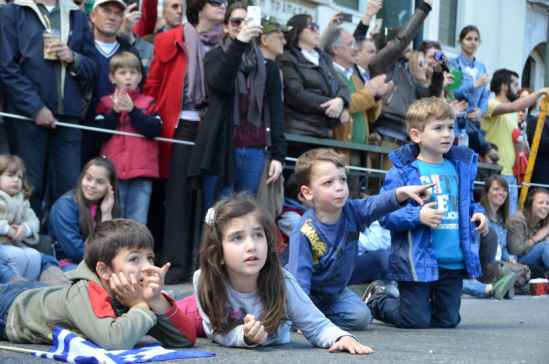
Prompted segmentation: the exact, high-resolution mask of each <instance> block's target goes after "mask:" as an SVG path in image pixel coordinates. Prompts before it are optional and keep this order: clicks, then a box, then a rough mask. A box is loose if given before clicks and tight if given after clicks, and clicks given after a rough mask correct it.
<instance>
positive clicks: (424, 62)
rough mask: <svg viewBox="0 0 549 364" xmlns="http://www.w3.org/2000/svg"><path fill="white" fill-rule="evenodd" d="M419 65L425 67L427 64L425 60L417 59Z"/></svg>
mask: <svg viewBox="0 0 549 364" xmlns="http://www.w3.org/2000/svg"><path fill="white" fill-rule="evenodd" d="M419 65H420V66H422V67H425V66H427V62H426V61H419Z"/></svg>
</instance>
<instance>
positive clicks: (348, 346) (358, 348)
mask: <svg viewBox="0 0 549 364" xmlns="http://www.w3.org/2000/svg"><path fill="white" fill-rule="evenodd" d="M328 351H329V352H330V353H334V352H336V351H348V352H349V353H351V354H353V355H354V354H359V355H362V354H373V353H374V351H373V350H372V349H370V348H369V347H367V346H366V345H362V344H361V343H359V342H358V341H356V339H355V338H354V337H352V336H343V337H341V338H340V339H339V340H338V341H336V342H335V344H334V345H332V347H331V348H330V349H328Z"/></svg>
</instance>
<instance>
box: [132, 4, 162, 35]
mask: <svg viewBox="0 0 549 364" xmlns="http://www.w3.org/2000/svg"><path fill="white" fill-rule="evenodd" d="M157 5H158V0H143V3H142V4H141V12H142V13H143V15H142V17H141V19H140V20H139V21H138V22H137V24H135V26H134V27H133V32H134V33H135V34H137V35H138V36H139V37H140V38H143V37H144V36H146V35H148V34H152V33H154V27H155V26H156V19H157Z"/></svg>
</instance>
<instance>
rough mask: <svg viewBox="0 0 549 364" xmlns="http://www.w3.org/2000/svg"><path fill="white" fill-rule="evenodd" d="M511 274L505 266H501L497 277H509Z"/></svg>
mask: <svg viewBox="0 0 549 364" xmlns="http://www.w3.org/2000/svg"><path fill="white" fill-rule="evenodd" d="M511 273H513V272H512V271H511V269H509V268H507V267H506V266H504V265H502V266H501V267H499V277H500V278H503V277H505V276H508V275H510V274H511Z"/></svg>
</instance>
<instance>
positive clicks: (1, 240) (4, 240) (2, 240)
mask: <svg viewBox="0 0 549 364" xmlns="http://www.w3.org/2000/svg"><path fill="white" fill-rule="evenodd" d="M0 244H1V245H11V239H10V238H8V237H7V235H0Z"/></svg>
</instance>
